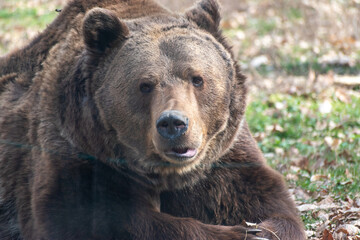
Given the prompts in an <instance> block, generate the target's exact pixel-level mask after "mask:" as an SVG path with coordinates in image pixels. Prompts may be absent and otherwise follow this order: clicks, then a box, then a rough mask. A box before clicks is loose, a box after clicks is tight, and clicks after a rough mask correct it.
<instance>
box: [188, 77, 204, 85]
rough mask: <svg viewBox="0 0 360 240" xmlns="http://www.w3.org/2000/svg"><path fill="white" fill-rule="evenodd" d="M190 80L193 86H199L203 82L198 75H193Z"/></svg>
mask: <svg viewBox="0 0 360 240" xmlns="http://www.w3.org/2000/svg"><path fill="white" fill-rule="evenodd" d="M191 82H192V84H193V85H194V86H195V87H201V86H202V85H203V84H204V80H203V78H202V77H199V76H197V77H193V78H192V79H191Z"/></svg>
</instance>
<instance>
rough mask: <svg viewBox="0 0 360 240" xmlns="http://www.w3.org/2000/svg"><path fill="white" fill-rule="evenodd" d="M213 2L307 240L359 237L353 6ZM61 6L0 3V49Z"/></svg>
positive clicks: (323, 1) (256, 128)
mask: <svg viewBox="0 0 360 240" xmlns="http://www.w3.org/2000/svg"><path fill="white" fill-rule="evenodd" d="M162 2H163V3H164V4H165V5H167V6H169V7H170V8H172V9H180V10H182V9H184V8H185V7H186V6H187V3H188V2H189V3H191V1H184V2H182V4H181V5H178V6H176V4H175V3H170V2H171V1H167V0H162ZM173 2H174V1H173ZM222 2H223V4H224V7H223V12H224V21H223V22H222V26H223V28H224V30H225V33H226V35H227V36H228V38H230V39H231V40H232V42H233V45H234V52H235V54H236V56H237V57H238V59H239V61H240V63H241V65H242V67H243V70H244V72H245V74H246V75H247V76H248V79H249V81H248V84H249V87H250V96H249V104H248V110H247V119H248V122H249V125H250V128H251V130H252V132H253V134H254V136H255V137H256V139H257V140H258V142H259V146H260V147H261V149H262V151H263V152H264V154H265V157H266V158H267V160H268V162H269V164H270V165H271V166H272V167H273V168H275V169H277V170H278V171H280V172H281V173H282V174H283V175H284V177H285V178H286V180H287V182H288V184H289V187H290V191H292V193H293V195H294V198H295V200H296V202H297V204H298V209H299V211H300V212H301V215H302V218H303V220H304V223H305V227H306V230H307V234H308V237H309V239H322V240H328V239H360V220H359V219H360V120H359V119H360V75H359V74H360V50H359V49H360V30H359V28H358V26H359V25H360V2H359V1H358V0H349V1H340V0H333V1H330V0H319V1H313V2H311V1H306V0H297V1H286V0H280V1H275V0H257V1H250V0H247V1H246V0H244V1H241V2H240V3H239V4H235V2H236V1H230V0H223V1H222ZM169 3H170V5H169ZM63 5H64V1H61V0H53V1H51V0H30V1H24V0H16V1H10V0H5V1H2V2H1V3H0V54H4V53H6V52H7V51H9V50H11V49H14V48H16V47H19V46H21V45H22V44H24V43H25V42H26V41H27V40H28V39H29V38H31V37H33V36H34V35H36V34H37V33H38V32H39V31H41V30H42V29H44V27H45V26H46V24H48V23H50V22H51V21H52V19H54V18H55V17H56V15H57V12H56V11H55V9H61V7H62V6H63ZM189 5H190V4H189Z"/></svg>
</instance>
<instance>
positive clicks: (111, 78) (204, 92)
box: [83, 0, 246, 178]
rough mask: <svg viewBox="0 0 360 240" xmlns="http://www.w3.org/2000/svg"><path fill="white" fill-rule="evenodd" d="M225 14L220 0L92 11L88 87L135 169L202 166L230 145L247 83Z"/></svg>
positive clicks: (87, 31) (174, 172)
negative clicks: (175, 10) (122, 14)
mask: <svg viewBox="0 0 360 240" xmlns="http://www.w3.org/2000/svg"><path fill="white" fill-rule="evenodd" d="M219 22H220V14H219V6H218V4H217V2H216V1H215V0H203V1H201V2H199V3H198V4H197V5H196V6H195V7H194V8H192V9H190V10H188V11H187V12H185V14H182V15H180V14H159V15H156V16H148V17H143V18H139V19H129V20H121V19H119V17H118V16H117V15H116V14H115V13H114V12H112V11H110V10H106V9H102V8H94V9H92V10H90V11H89V12H88V13H87V14H86V16H85V18H84V22H83V35H84V42H85V47H86V53H85V54H86V57H87V63H86V66H85V67H84V69H85V70H84V71H87V72H91V74H89V75H91V76H90V77H88V78H89V80H88V84H87V92H88V95H89V96H90V97H91V99H92V100H93V101H94V103H95V105H96V107H97V109H98V112H99V115H100V118H101V122H102V124H103V125H104V128H105V129H106V130H107V131H112V132H114V133H115V135H116V141H117V144H119V145H120V146H121V152H122V156H123V157H124V159H125V161H126V165H127V167H128V168H129V169H132V170H134V171H135V172H137V173H141V174H145V175H146V176H150V175H151V176H162V177H167V178H175V177H178V176H180V177H181V176H186V175H187V174H197V173H199V172H201V171H202V170H203V169H206V168H210V167H211V165H212V164H214V163H215V162H216V161H217V160H218V159H219V158H220V157H221V156H222V155H224V154H225V153H226V152H227V150H228V149H229V148H231V146H232V144H233V143H234V141H235V139H236V138H237V134H238V129H239V128H240V126H241V123H242V121H243V115H244V109H245V94H246V88H245V85H244V81H245V78H244V76H243V75H241V73H240V70H239V67H238V65H237V63H236V61H235V60H234V58H233V56H232V53H231V50H230V48H229V46H228V44H227V43H226V41H225V40H224V38H223V36H222V34H221V32H220V30H219ZM113 161H116V160H113ZM120 164H122V162H120V161H119V165H120Z"/></svg>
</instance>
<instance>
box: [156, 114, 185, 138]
mask: <svg viewBox="0 0 360 240" xmlns="http://www.w3.org/2000/svg"><path fill="white" fill-rule="evenodd" d="M188 127H189V118H188V117H187V116H185V114H183V113H182V112H180V111H177V110H168V111H164V112H163V113H162V114H161V115H160V117H159V118H158V120H157V121H156V129H157V132H158V133H159V134H160V135H161V136H162V137H163V138H165V139H168V140H175V139H177V138H178V137H180V136H181V135H183V134H185V132H186V131H187V129H188Z"/></svg>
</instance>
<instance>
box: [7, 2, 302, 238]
mask: <svg viewBox="0 0 360 240" xmlns="http://www.w3.org/2000/svg"><path fill="white" fill-rule="evenodd" d="M219 22H220V14H219V6H218V4H217V2H216V0H202V1H201V2H199V3H198V4H197V5H196V6H195V7H193V8H192V9H190V10H188V11H187V12H185V13H184V14H176V13H172V12H170V11H168V10H167V9H166V8H164V7H162V6H160V5H158V4H157V3H155V2H154V1H153V0H103V1H100V0H72V1H70V2H69V3H68V5H67V6H66V7H65V8H64V9H63V10H62V11H61V13H60V14H59V16H58V17H57V18H56V19H55V20H54V21H53V23H52V24H51V25H49V26H48V27H47V28H46V29H45V30H44V31H43V32H42V33H40V34H39V35H38V36H37V37H36V38H35V39H33V40H32V41H31V42H30V43H29V44H28V45H27V46H25V47H23V48H21V49H18V50H15V51H13V52H11V53H9V54H8V55H6V56H4V57H2V58H1V59H0V239H26V240H28V239H30V240H33V239H34V240H37V239H49V240H56V239H59V240H64V239H65V240H66V239H76V240H78V239H106V240H110V239H179V240H180V239H203V240H205V239H225V240H226V239H283V240H289V239H292V240H294V239H295V240H296V239H299V240H302V239H305V234H304V230H303V227H302V224H301V221H300V219H299V217H298V215H297V211H296V208H295V205H294V203H293V201H292V200H291V198H290V196H289V193H288V190H287V188H286V185H285V184H284V182H283V180H282V177H281V176H280V175H279V174H278V173H276V172H275V171H273V170H272V169H271V168H270V167H268V166H267V165H266V163H265V161H264V158H263V157H262V154H261V152H260V151H259V149H258V147H257V144H256V142H255V141H254V139H253V137H252V135H251V133H250V132H249V129H248V126H247V123H246V121H245V119H244V111H245V102H246V87H245V77H244V76H243V75H242V74H241V73H240V68H239V66H238V64H237V63H236V60H235V59H234V57H233V55H232V53H231V50H230V47H229V44H228V43H227V42H226V40H225V39H224V37H223V35H222V33H221V31H220V29H219ZM244 221H247V222H253V223H257V225H256V226H253V227H247V226H244V224H242V223H243V222H244Z"/></svg>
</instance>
